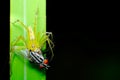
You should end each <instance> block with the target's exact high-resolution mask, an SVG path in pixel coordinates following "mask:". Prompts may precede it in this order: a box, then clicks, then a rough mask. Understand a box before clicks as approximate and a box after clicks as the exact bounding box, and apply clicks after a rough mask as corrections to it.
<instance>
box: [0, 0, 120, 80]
mask: <svg viewBox="0 0 120 80" xmlns="http://www.w3.org/2000/svg"><path fill="white" fill-rule="evenodd" d="M2 2H3V1H1V3H2ZM9 6H10V5H9V2H4V3H2V6H1V11H0V13H1V14H0V20H1V21H0V27H1V28H0V29H1V30H0V51H1V52H0V53H1V55H0V59H1V60H0V61H1V63H0V66H1V68H0V71H1V72H0V73H1V74H0V80H6V79H9V64H8V63H9V55H8V53H9V10H10V9H9ZM117 8H118V6H117V4H113V2H111V3H109V2H87V1H85V2H78V1H75V0H74V1H65V0H64V1H62V0H61V1H58V0H47V31H49V32H50V31H51V32H53V36H54V43H55V48H54V54H55V56H54V59H53V61H52V62H51V63H50V65H51V68H49V70H48V71H47V80H120V77H119V75H120V39H119V37H120V35H119V34H120V31H119V26H120V25H119V20H118V19H119V16H118V14H119V13H118V12H119V9H117ZM7 23H8V24H7Z"/></svg>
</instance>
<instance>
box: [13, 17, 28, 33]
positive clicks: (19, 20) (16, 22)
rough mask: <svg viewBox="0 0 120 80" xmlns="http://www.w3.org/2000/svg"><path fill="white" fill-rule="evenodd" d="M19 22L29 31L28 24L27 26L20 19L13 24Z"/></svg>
mask: <svg viewBox="0 0 120 80" xmlns="http://www.w3.org/2000/svg"><path fill="white" fill-rule="evenodd" d="M17 22H18V23H19V24H21V25H22V27H24V28H25V29H26V31H29V30H28V28H27V26H26V25H25V24H24V23H23V22H22V21H20V20H19V19H18V20H16V21H14V22H13V23H12V24H15V23H17Z"/></svg>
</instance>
